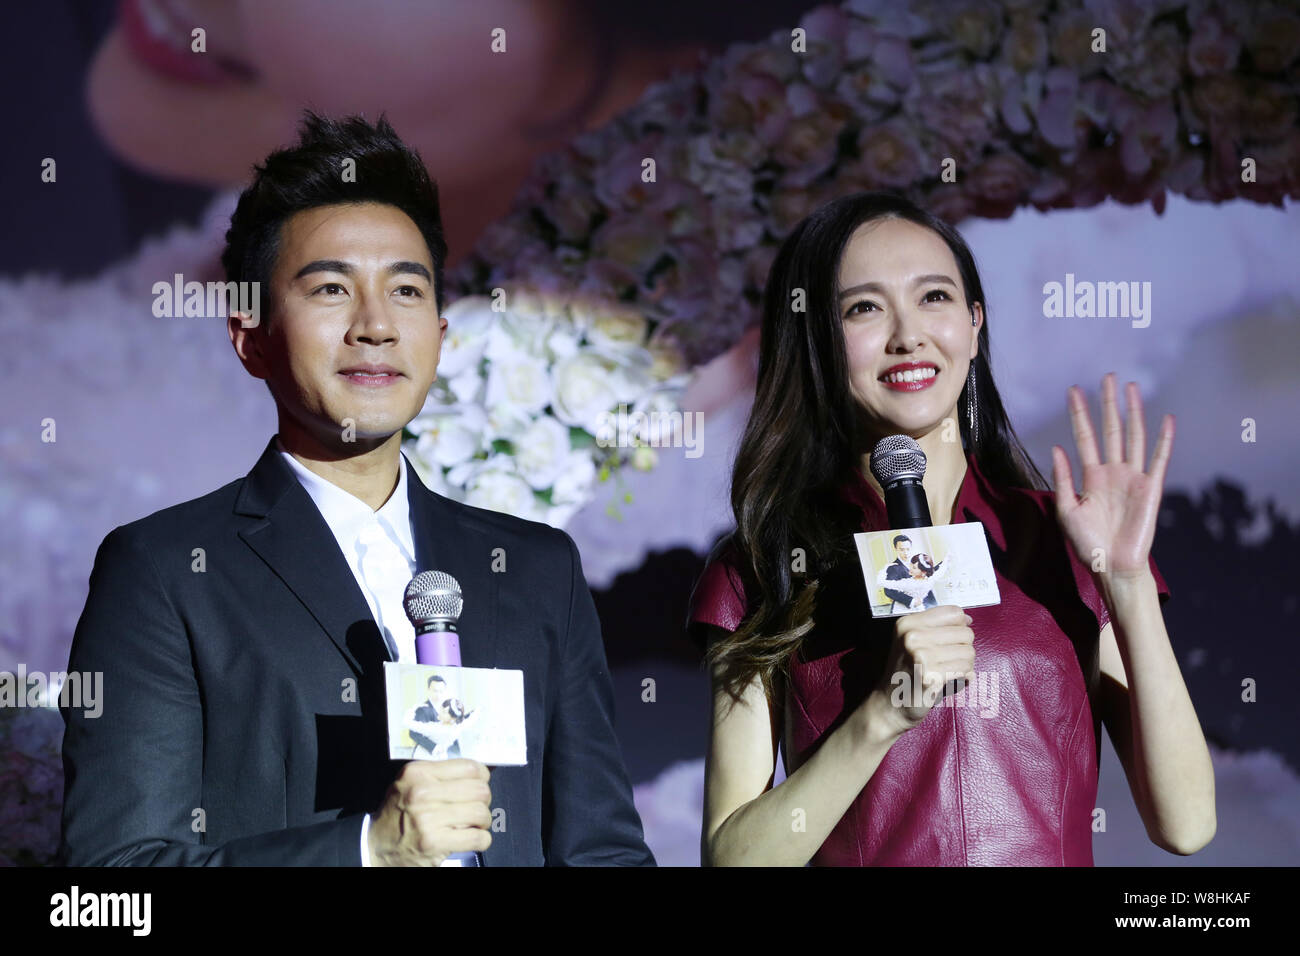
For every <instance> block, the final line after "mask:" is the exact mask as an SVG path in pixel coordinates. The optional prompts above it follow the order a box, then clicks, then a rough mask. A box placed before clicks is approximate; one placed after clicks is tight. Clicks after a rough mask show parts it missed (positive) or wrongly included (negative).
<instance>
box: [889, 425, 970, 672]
mask: <svg viewBox="0 0 1300 956" xmlns="http://www.w3.org/2000/svg"><path fill="white" fill-rule="evenodd" d="M871 474H873V475H874V476H875V478H876V481H878V482H880V487H881V488H883V489H885V511H886V512H887V513H888V515H889V526H890V527H891V528H928V527H930V526H931V525H932V524H933V522H932V521H931V520H930V503H929V502H928V501H926V498H925V486H924V485H923V484H921V479H922V478H924V477H925V452H923V451H921V446H920V444H918V443H917V440H916V439H915V438H911V437H909V436H907V435H887V436H885V437H884V438H882V439H880V441H878V442H876V447H875V448H873V449H872V450H871ZM965 685H966V680H965V678H962V677H958V678H955V679H954V680H950V681H948V682H947V683H946V684H944V687H943V693H942V694H941V695H940V696H941V697H946V696H947V695H948V694H950V693H953V692H955V691H958V690H961V688H962V687H964V686H965Z"/></svg>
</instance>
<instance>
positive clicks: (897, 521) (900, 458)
mask: <svg viewBox="0 0 1300 956" xmlns="http://www.w3.org/2000/svg"><path fill="white" fill-rule="evenodd" d="M871 474H872V475H874V476H875V478H876V481H878V482H880V487H881V488H883V489H884V490H885V511H886V512H887V513H888V514H889V526H890V527H891V528H928V527H930V525H931V524H932V522H931V521H930V504H929V502H928V501H926V499H925V486H924V485H922V484H921V479H922V478H924V477H925V452H923V451H921V446H920V445H919V444H917V441H916V439H915V438H909V437H908V436H907V435H888V436H886V437H884V438H882V439H880V441H878V442H876V447H875V448H873V449H872V451H871Z"/></svg>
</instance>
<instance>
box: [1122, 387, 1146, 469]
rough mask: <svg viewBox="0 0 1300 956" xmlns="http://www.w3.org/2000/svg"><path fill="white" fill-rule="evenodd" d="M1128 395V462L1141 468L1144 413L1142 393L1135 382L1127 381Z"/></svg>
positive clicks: (1144, 448) (1144, 439)
mask: <svg viewBox="0 0 1300 956" xmlns="http://www.w3.org/2000/svg"><path fill="white" fill-rule="evenodd" d="M1126 393H1127V397H1128V462H1129V464H1130V465H1132V466H1133V467H1134V468H1141V467H1142V464H1143V462H1145V461H1146V460H1147V426H1146V414H1145V413H1144V412H1143V411H1142V394H1141V392H1140V391H1139V390H1138V387H1137V382H1129V383H1128V388H1127V392H1126Z"/></svg>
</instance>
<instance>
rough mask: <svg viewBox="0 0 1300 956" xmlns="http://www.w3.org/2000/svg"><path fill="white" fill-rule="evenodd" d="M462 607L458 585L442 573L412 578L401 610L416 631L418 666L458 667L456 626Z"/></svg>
mask: <svg viewBox="0 0 1300 956" xmlns="http://www.w3.org/2000/svg"><path fill="white" fill-rule="evenodd" d="M464 606H465V599H464V597H463V596H462V595H461V593H460V582H458V581H457V580H456V579H455V578H453V577H452V576H451V575H450V574H448V573H447V572H445V571H421V572H420V573H419V574H417V575H416V576H415V577H413V578H411V583H410V584H408V585H407V586H406V593H405V594H404V595H403V596H402V607H403V608H404V609H405V610H406V616H407V618H408V619H409V620H410V622H411V624H412V626H414V627H415V660H416V661H417V662H418V663H420V664H439V665H442V666H444V667H460V635H459V634H458V633H457V631H456V622H457V621H459V620H460V612H461V610H462V609H463V608H464Z"/></svg>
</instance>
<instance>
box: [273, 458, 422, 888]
mask: <svg viewBox="0 0 1300 956" xmlns="http://www.w3.org/2000/svg"><path fill="white" fill-rule="evenodd" d="M275 447H276V449H277V450H278V451H279V452H280V454H281V455H282V456H283V457H284V460H285V462H286V463H287V464H288V465H289V467H290V468H291V469H293V473H294V474H295V475H297V476H298V480H299V481H300V482H301V483H302V486H303V488H305V489H306V491H307V494H309V495H311V499H312V501H314V502H316V507H317V508H319V509H320V513H321V517H323V518H324V519H325V523H326V524H327V525H329V528H330V531H332V532H334V539H335V540H336V541H338V543H339V549H340V550H341V551H342V552H343V556H344V557H345V558H347V562H348V567H350V568H351V569H352V575H353V577H355V578H356V579H357V585H358V586H359V587H360V588H361V593H362V594H363V595H365V598H366V603H368V604H369V605H370V613H371V614H372V615H373V616H374V619H375V623H376V624H378V625H379V631H380V633H381V634H382V635H383V636H384V641H385V642H386V643H387V644H388V655H389V657H391V658H392V659H393V660H395V661H398V660H401V661H414V660H415V627H414V626H413V625H412V624H411V621H410V619H409V618H407V616H406V610H405V608H404V607H403V606H402V595H403V594H404V593H405V592H406V585H407V584H408V583H409V582H410V580H411V578H412V577H413V576H414V574H415V542H414V538H413V536H412V534H411V514H410V504H409V502H408V500H407V497H406V463H405V462H404V461H403V460H402V459H401V456H400V454H399V456H398V468H397V487H396V488H395V489H394V490H393V493H392V494H391V495H390V496H389V498H388V500H387V501H385V502H384V503H383V504H382V505H381V506H380V508H379V510H378V511H372V510H371V509H370V506H369V505H368V504H366V503H365V502H364V501H362V500H361V499H360V498H357V497H356V496H355V495H351V494H349V493H348V492H346V491H344V490H343V489H342V488H340V487H338V486H337V485H335V484H332V483H330V482H328V481H326V480H325V479H324V478H322V477H320V475H317V474H316V473H315V472H312V471H309V470H308V469H307V468H306V467H304V466H303V465H302V463H300V462H299V461H298V459H296V458H294V457H293V455H291V454H289V453H288V452H287V451H285V450H284V446H283V445H282V444H280V438H279V436H278V435H277V436H276V439H275ZM369 836H370V814H368V813H367V814H366V816H365V818H364V819H363V820H362V821H361V865H362V866H369V865H370V852H369Z"/></svg>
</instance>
